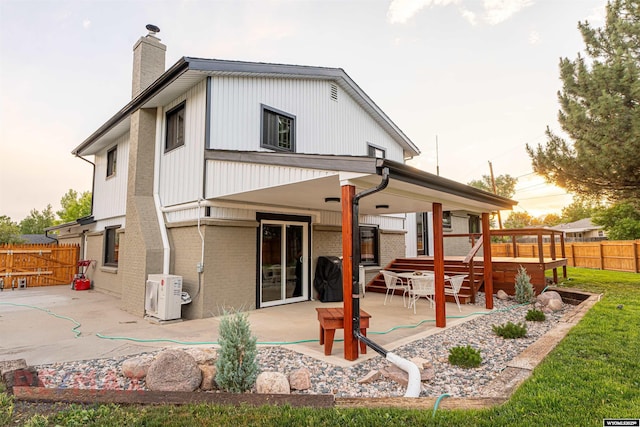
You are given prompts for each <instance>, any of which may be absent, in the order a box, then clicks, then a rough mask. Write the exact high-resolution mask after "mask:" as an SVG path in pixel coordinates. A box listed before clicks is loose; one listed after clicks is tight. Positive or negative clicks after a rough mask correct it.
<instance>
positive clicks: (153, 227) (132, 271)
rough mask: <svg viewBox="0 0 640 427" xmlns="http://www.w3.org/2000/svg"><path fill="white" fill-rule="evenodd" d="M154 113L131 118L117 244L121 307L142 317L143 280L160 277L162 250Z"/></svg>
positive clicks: (154, 111) (148, 112)
mask: <svg viewBox="0 0 640 427" xmlns="http://www.w3.org/2000/svg"><path fill="white" fill-rule="evenodd" d="M155 124H156V109H155V108H154V109H140V110H138V111H136V112H135V113H133V114H132V115H131V127H130V129H131V130H130V137H131V139H130V145H129V164H128V168H129V169H128V182H127V209H126V212H127V232H126V233H125V234H124V236H123V237H124V238H123V239H121V240H120V244H121V245H122V246H121V249H120V262H119V264H120V265H119V266H118V272H119V273H121V274H122V279H121V280H122V305H121V307H122V308H123V309H124V310H126V311H128V312H130V313H132V314H135V315H139V316H144V297H145V285H146V280H147V276H148V275H149V274H152V273H162V263H163V247H162V238H161V235H160V225H159V224H158V217H157V215H156V211H155V204H154V201H153V168H154V165H153V160H154V156H153V153H154V152H155V148H154V147H155Z"/></svg>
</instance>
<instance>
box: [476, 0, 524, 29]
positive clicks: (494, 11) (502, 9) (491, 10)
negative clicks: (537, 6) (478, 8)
mask: <svg viewBox="0 0 640 427" xmlns="http://www.w3.org/2000/svg"><path fill="white" fill-rule="evenodd" d="M532 4H533V0H484V11H485V16H484V20H485V21H486V22H487V23H488V24H489V25H496V24H499V23H501V22H504V21H506V20H507V19H509V18H511V17H512V16H513V15H515V14H516V13H518V12H520V11H521V10H522V9H524V8H525V7H527V6H530V5H532Z"/></svg>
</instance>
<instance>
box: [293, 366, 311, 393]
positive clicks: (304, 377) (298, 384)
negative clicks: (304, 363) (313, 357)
mask: <svg viewBox="0 0 640 427" xmlns="http://www.w3.org/2000/svg"><path fill="white" fill-rule="evenodd" d="M289 386H290V388H291V390H309V389H310V388H311V373H310V372H309V370H308V369H307V368H300V369H296V370H295V371H293V372H291V373H290V374H289Z"/></svg>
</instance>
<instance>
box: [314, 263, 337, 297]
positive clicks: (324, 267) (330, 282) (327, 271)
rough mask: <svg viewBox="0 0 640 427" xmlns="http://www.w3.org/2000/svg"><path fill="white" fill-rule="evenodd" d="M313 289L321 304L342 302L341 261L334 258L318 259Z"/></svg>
mask: <svg viewBox="0 0 640 427" xmlns="http://www.w3.org/2000/svg"><path fill="white" fill-rule="evenodd" d="M313 287H314V288H315V290H316V291H317V292H318V295H319V299H320V301H321V302H337V301H342V260H341V259H340V258H338V257H335V256H321V257H318V262H317V264H316V276H315V278H314V280H313Z"/></svg>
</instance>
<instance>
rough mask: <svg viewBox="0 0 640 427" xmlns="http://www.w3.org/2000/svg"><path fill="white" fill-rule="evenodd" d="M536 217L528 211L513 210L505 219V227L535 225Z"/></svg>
mask: <svg viewBox="0 0 640 427" xmlns="http://www.w3.org/2000/svg"><path fill="white" fill-rule="evenodd" d="M534 222H535V218H533V217H532V216H531V215H529V213H528V212H511V214H510V215H509V218H507V219H506V220H505V221H504V228H526V227H530V226H532V225H534Z"/></svg>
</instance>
